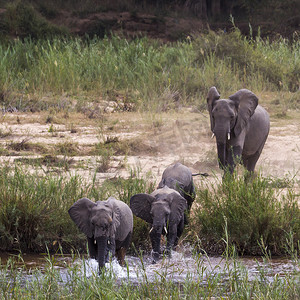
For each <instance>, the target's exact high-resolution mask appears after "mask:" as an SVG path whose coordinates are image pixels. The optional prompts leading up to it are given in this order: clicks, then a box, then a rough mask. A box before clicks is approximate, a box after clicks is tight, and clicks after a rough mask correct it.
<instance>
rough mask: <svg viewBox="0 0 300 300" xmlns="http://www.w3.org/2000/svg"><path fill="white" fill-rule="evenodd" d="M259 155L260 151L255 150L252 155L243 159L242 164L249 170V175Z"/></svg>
mask: <svg viewBox="0 0 300 300" xmlns="http://www.w3.org/2000/svg"><path fill="white" fill-rule="evenodd" d="M259 156H260V153H259V152H256V153H255V154H254V155H252V156H250V157H247V158H245V159H244V160H243V165H244V166H245V168H246V169H247V170H248V171H249V173H250V176H252V174H253V173H254V169H255V166H256V163H257V161H258V159H259Z"/></svg>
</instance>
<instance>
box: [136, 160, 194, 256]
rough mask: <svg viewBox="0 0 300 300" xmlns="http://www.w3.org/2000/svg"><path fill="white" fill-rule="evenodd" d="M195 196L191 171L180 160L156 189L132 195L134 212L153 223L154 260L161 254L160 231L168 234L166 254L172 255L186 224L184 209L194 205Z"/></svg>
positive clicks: (163, 176) (170, 168) (151, 234)
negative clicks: (148, 192) (149, 192)
mask: <svg viewBox="0 0 300 300" xmlns="http://www.w3.org/2000/svg"><path fill="white" fill-rule="evenodd" d="M194 199H195V188H194V184H193V178H192V172H191V171H190V170H189V168H187V167H186V166H184V165H182V164H180V163H176V164H175V165H172V166H169V167H168V168H167V169H166V170H165V171H164V173H163V175H162V180H161V182H160V183H159V185H158V188H157V189H156V190H155V191H154V192H152V193H151V194H136V195H134V196H132V197H131V199H130V208H131V209H132V212H133V213H134V214H135V215H136V216H137V217H139V218H141V219H143V220H145V221H146V222H148V223H150V224H151V225H152V227H151V230H150V239H151V243H152V250H153V259H154V262H155V261H157V260H158V259H159V258H160V255H161V250H160V240H161V234H163V233H164V234H166V235H167V246H166V253H167V254H169V255H170V253H171V249H172V248H174V247H176V245H177V243H178V239H179V237H180V236H181V234H182V232H183V228H184V221H185V214H184V213H185V210H186V209H190V208H191V206H192V203H193V201H194Z"/></svg>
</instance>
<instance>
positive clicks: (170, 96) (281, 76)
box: [0, 28, 300, 110]
mask: <svg viewBox="0 0 300 300" xmlns="http://www.w3.org/2000/svg"><path fill="white" fill-rule="evenodd" d="M0 57H1V61H0V64H1V70H2V72H1V74H0V91H1V93H2V95H3V98H4V105H8V104H10V105H12V106H13V107H17V109H19V110H26V109H30V108H31V107H32V106H33V104H35V105H36V107H35V109H37V108H40V109H48V108H49V107H50V106H51V105H56V106H57V105H59V104H58V103H57V102H56V103H55V101H54V103H52V102H51V101H50V102H47V101H46V100H43V101H39V99H40V98H41V97H40V95H45V94H49V93H50V94H52V95H58V96H59V95H64V94H65V93H68V95H70V96H72V95H74V96H75V95H76V97H79V96H80V95H84V94H86V93H87V94H89V95H90V96H89V97H87V100H85V101H94V100H93V99H95V98H96V99H99V97H94V95H96V94H97V95H102V98H104V99H111V100H115V95H116V94H118V95H122V96H123V99H124V101H125V102H130V103H135V108H136V109H138V108H141V109H143V110H149V109H150V110H165V109H169V108H174V107H176V105H178V104H180V105H185V104H197V106H198V107H200V108H204V106H205V105H204V99H205V96H206V93H207V90H208V88H209V87H210V86H212V85H216V86H218V88H219V89H220V90H222V91H223V92H224V93H227V92H232V91H233V90H237V89H239V88H240V87H241V86H245V87H247V88H249V89H251V90H253V91H261V90H265V91H272V92H274V91H278V92H279V91H285V92H287V91H292V92H297V91H298V88H299V81H300V77H299V76H300V75H299V74H300V72H299V70H300V59H299V57H300V43H299V41H298V40H297V39H295V40H292V41H288V40H285V39H283V38H279V39H277V40H273V41H270V40H264V39H262V38H260V37H259V36H258V37H257V38H255V39H254V38H252V39H247V38H246V37H244V36H242V34H241V33H240V31H239V30H238V28H235V29H234V30H233V31H232V32H229V33H223V32H219V33H214V32H208V33H206V34H198V35H195V36H193V37H188V38H187V39H185V40H183V41H178V42H175V43H170V44H161V43H159V42H158V41H155V40H150V39H148V38H137V39H134V40H127V39H125V38H122V37H118V36H111V37H110V38H108V37H105V38H104V39H98V38H93V39H87V40H83V39H79V38H60V39H59V38H53V39H51V40H32V39H25V40H23V41H21V40H16V41H13V42H10V43H9V44H7V43H1V44H0ZM199 99H203V100H199ZM294 104H295V103H294ZM69 105H70V103H69ZM296 106H297V105H296ZM293 108H294V107H293Z"/></svg>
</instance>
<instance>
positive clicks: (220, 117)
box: [207, 87, 258, 172]
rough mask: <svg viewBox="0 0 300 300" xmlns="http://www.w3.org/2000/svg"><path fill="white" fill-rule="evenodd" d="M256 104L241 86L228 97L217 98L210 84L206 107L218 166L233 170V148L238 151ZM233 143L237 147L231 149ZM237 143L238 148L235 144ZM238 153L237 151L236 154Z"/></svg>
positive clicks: (241, 145)
mask: <svg viewBox="0 0 300 300" xmlns="http://www.w3.org/2000/svg"><path fill="white" fill-rule="evenodd" d="M257 105H258V98H257V97H256V95H255V94H254V93H252V92H251V91H249V90H247V89H242V90H239V91H238V92H236V93H235V94H233V95H232V96H230V97H229V98H228V99H220V94H219V93H218V91H217V89H216V88H215V87H211V88H210V90H209V92H208V95H207V108H208V111H209V115H210V125H211V130H212V132H213V135H215V136H216V141H217V150H218V158H219V164H220V167H221V168H223V169H225V168H226V167H227V166H229V168H230V171H231V172H232V171H233V167H232V166H233V165H234V162H233V159H234V156H235V153H232V154H229V152H231V151H235V152H236V153H237V154H241V151H242V147H243V142H242V141H240V139H244V138H245V134H246V132H245V129H246V127H247V124H248V123H249V120H250V118H251V116H252V115H253V114H254V112H255V109H256V107H257ZM235 146H236V149H232V148H234V147H235ZM238 147H239V148H238ZM236 156H238V155H236Z"/></svg>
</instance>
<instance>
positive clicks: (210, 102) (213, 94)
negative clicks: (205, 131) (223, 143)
mask: <svg viewBox="0 0 300 300" xmlns="http://www.w3.org/2000/svg"><path fill="white" fill-rule="evenodd" d="M218 99H220V94H219V92H218V90H217V88H216V87H215V86H212V87H211V88H210V89H209V91H208V94H207V98H206V100H207V109H208V112H209V117H210V129H211V131H213V128H214V125H213V120H212V116H211V112H212V109H213V106H214V102H215V101H216V100H218Z"/></svg>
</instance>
